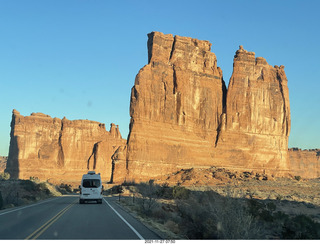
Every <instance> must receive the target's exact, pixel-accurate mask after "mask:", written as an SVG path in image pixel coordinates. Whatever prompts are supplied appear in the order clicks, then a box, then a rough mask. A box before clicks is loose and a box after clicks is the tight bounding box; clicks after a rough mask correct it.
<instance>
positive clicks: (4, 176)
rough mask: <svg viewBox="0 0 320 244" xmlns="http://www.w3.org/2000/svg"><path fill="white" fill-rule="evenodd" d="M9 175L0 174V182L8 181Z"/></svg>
mask: <svg viewBox="0 0 320 244" xmlns="http://www.w3.org/2000/svg"><path fill="white" fill-rule="evenodd" d="M9 179H10V174H9V173H7V172H3V173H0V180H9Z"/></svg>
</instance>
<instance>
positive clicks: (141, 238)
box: [103, 198, 144, 240]
mask: <svg viewBox="0 0 320 244" xmlns="http://www.w3.org/2000/svg"><path fill="white" fill-rule="evenodd" d="M103 200H104V201H105V202H106V203H107V204H108V205H109V207H110V208H111V209H112V210H113V211H114V212H115V213H116V214H117V215H118V216H119V218H120V219H122V220H123V222H125V223H126V224H127V225H128V226H129V228H130V229H131V230H132V231H133V232H134V233H135V234H136V235H137V236H138V237H139V238H140V240H144V238H143V237H142V236H141V235H140V234H139V232H138V231H136V229H135V228H133V227H132V225H131V224H129V223H128V221H126V220H125V219H124V218H123V217H122V216H121V215H120V214H119V213H118V212H117V210H115V209H114V208H113V207H112V206H111V205H110V204H109V203H108V202H107V200H106V199H104V198H103Z"/></svg>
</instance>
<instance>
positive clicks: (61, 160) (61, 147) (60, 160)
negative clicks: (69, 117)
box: [57, 120, 64, 167]
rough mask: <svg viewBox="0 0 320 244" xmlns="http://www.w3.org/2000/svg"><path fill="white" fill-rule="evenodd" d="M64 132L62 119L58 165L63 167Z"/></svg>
mask: <svg viewBox="0 0 320 244" xmlns="http://www.w3.org/2000/svg"><path fill="white" fill-rule="evenodd" d="M62 134H63V120H62V121H61V129H60V132H59V140H58V145H59V152H58V162H57V163H58V166H60V167H63V166H64V152H63V146H62Z"/></svg>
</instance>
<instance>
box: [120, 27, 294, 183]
mask: <svg viewBox="0 0 320 244" xmlns="http://www.w3.org/2000/svg"><path fill="white" fill-rule="evenodd" d="M148 37H149V39H148V60H149V63H148V64H147V65H146V66H145V67H143V68H142V69H141V70H140V71H139V73H138V75H137V77H136V79H135V85H134V87H133V88H132V92H131V103H130V116H131V123H130V134H129V137H128V142H127V148H126V150H123V151H121V152H122V156H121V157H122V159H121V160H120V159H119V160H114V162H115V163H117V164H118V165H122V168H124V165H125V167H126V169H127V176H126V180H131V179H134V180H136V181H139V180H147V179H150V178H159V177H162V176H163V175H166V174H169V173H172V172H176V171H178V170H179V169H183V168H184V169H187V168H205V167H209V166H222V167H229V168H233V169H236V170H238V169H239V170H258V171H263V172H265V171H267V172H269V173H273V172H276V173H278V174H279V173H287V172H288V170H289V164H288V154H287V150H288V136H289V132H290V106H289V94H288V87H287V78H286V75H285V72H284V67H283V66H281V67H280V68H279V67H271V66H270V65H269V64H268V63H267V62H266V60H265V59H264V58H255V54H254V53H253V52H248V51H246V50H244V49H243V47H242V46H240V49H239V50H238V51H237V52H236V55H235V58H234V71H233V75H232V77H231V80H230V85H229V88H228V92H227V89H226V87H225V83H224V81H223V77H222V71H221V69H220V68H219V67H217V59H216V56H215V54H214V53H212V52H211V44H210V43H209V42H208V41H199V40H196V39H192V38H188V37H180V36H175V37H173V36H172V35H170V34H169V35H164V34H162V33H159V32H152V33H150V34H149V35H148ZM123 154H125V156H123ZM115 158H117V157H116V156H115ZM124 158H125V160H124ZM114 179H115V178H114Z"/></svg>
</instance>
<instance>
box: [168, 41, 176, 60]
mask: <svg viewBox="0 0 320 244" xmlns="http://www.w3.org/2000/svg"><path fill="white" fill-rule="evenodd" d="M175 45H176V37H174V39H173V42H172V47H171V52H170V57H169V62H170V60H171V58H172V55H173V51H174V48H175Z"/></svg>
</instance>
